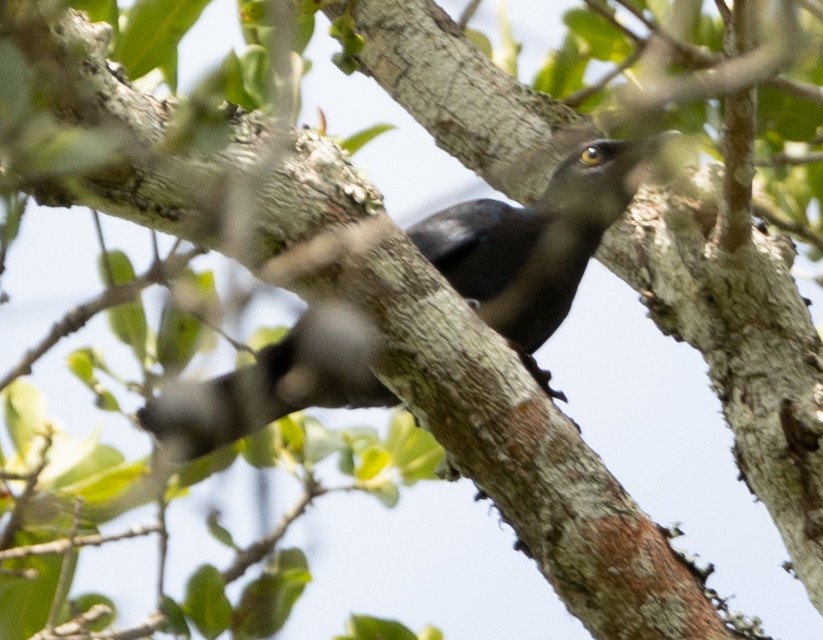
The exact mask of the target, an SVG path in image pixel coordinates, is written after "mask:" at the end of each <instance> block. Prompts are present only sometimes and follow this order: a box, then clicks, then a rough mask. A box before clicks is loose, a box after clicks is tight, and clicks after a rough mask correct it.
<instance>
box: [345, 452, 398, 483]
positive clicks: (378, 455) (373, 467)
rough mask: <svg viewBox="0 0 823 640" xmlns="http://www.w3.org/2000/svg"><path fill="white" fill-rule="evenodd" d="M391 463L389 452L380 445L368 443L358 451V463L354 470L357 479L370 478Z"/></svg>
mask: <svg viewBox="0 0 823 640" xmlns="http://www.w3.org/2000/svg"><path fill="white" fill-rule="evenodd" d="M389 464H391V454H390V453H389V452H388V451H387V450H386V449H384V448H383V447H382V446H381V445H376V444H375V445H370V446H368V447H366V449H364V450H363V451H362V452H361V453H360V464H359V465H358V466H357V469H356V470H355V472H354V476H355V478H357V479H358V480H371V479H373V478H374V477H375V476H376V475H377V474H379V473H380V472H381V471H383V470H384V469H385V468H386V467H388V466H389Z"/></svg>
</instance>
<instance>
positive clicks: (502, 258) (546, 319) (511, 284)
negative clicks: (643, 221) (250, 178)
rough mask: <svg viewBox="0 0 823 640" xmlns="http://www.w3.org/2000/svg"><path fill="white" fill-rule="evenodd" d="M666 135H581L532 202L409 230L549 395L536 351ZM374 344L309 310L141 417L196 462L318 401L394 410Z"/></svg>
mask: <svg viewBox="0 0 823 640" xmlns="http://www.w3.org/2000/svg"><path fill="white" fill-rule="evenodd" d="M669 137H671V134H669V133H668V132H667V133H666V134H659V135H657V136H652V137H649V138H645V139H637V140H615V139H606V138H598V139H591V140H585V141H582V142H579V143H578V144H576V145H574V146H573V150H572V151H570V152H569V153H568V154H567V155H566V156H565V157H564V158H563V160H562V161H561V162H560V164H559V165H558V166H557V168H556V169H555V170H554V172H553V173H552V175H551V178H550V180H549V183H548V186H547V188H546V190H545V192H544V193H543V195H542V196H541V197H540V198H539V199H538V200H537V201H536V202H535V203H533V204H532V205H531V206H528V207H520V206H515V205H511V204H507V203H505V202H502V201H498V200H493V199H479V200H473V201H470V202H464V203H460V204H457V205H454V206H451V207H449V208H446V209H444V210H443V211H440V212H438V213H435V214H433V215H431V216H429V217H427V218H425V219H423V220H422V221H420V222H418V223H417V224H414V225H413V226H411V227H410V228H409V229H407V231H406V232H407V234H408V236H409V238H410V239H411V241H412V243H413V244H414V245H415V246H416V247H417V249H418V250H419V251H420V252H421V253H422V254H423V256H424V257H425V258H426V259H427V260H428V261H429V262H431V264H432V265H434V267H435V268H436V269H437V270H438V271H439V272H440V273H441V274H442V275H443V276H444V277H445V278H446V280H448V282H449V284H450V285H451V286H452V287H453V288H454V289H455V290H456V291H457V293H458V294H460V295H461V296H462V297H463V298H464V299H466V300H467V301H468V302H469V304H470V306H471V307H472V308H473V309H474V311H475V313H477V315H478V316H479V317H480V318H481V319H482V320H483V321H484V322H485V323H486V324H488V325H489V326H490V327H491V328H492V329H494V330H495V331H497V332H498V333H499V334H501V335H502V336H503V337H504V338H506V339H507V340H508V342H509V344H511V345H512V346H513V347H514V348H515V349H516V350H517V351H518V353H519V354H520V355H521V359H522V360H523V362H524V363H525V364H526V365H527V367H528V368H529V370H530V371H531V372H532V374H533V375H535V377H536V378H538V381H539V382H541V383H542V384H543V386H544V388H546V389H547V390H549V388H548V377H543V378H541V377H540V374H542V373H547V372H542V370H541V369H540V368H539V367H537V366H536V364H534V361H533V359H531V354H533V353H534V352H535V351H536V350H537V349H538V348H539V347H540V346H542V345H543V344H544V343H545V342H546V341H547V340H548V339H549V338H550V337H551V336H552V334H553V333H554V332H555V331H556V330H557V328H558V327H559V326H560V324H561V323H562V322H563V320H564V319H565V318H566V316H567V315H568V313H569V311H570V309H571V306H572V302H573V300H574V297H575V295H576V293H577V289H578V285H579V284H580V281H581V279H582V277H583V274H584V272H585V270H586V266H587V264H588V262H589V260H590V258H591V257H592V256H593V255H594V253H595V251H596V250H597V247H598V246H599V244H600V241H601V238H602V237H603V234H604V233H605V231H606V230H607V229H608V228H609V227H610V226H611V225H612V224H614V223H615V222H616V221H617V220H618V219H619V218H620V217H621V215H622V214H623V212H624V211H625V209H626V208H627V207H628V205H629V203H630V202H631V200H632V198H633V197H634V195H635V192H636V190H637V188H638V186H639V184H640V182H641V181H642V180H643V179H644V178H645V176H646V173H647V172H646V171H645V169H646V167H647V166H648V163H647V161H648V160H651V159H652V157H653V156H654V155H655V154H656V153H657V152H658V151H659V149H660V147H661V146H662V144H663V142H665V140H666V139H668V138H669ZM379 345H380V340H379V336H378V335H377V333H376V330H375V329H374V327H373V325H372V324H371V323H370V322H369V321H368V319H366V318H365V317H364V316H363V314H362V312H360V311H358V310H357V309H353V308H352V307H350V306H348V305H345V304H343V303H339V302H337V303H334V302H333V303H329V304H328V305H326V306H323V305H319V306H318V307H315V308H312V307H310V308H309V310H308V311H307V312H306V313H305V314H304V315H303V316H302V317H301V318H300V320H298V322H297V324H296V325H295V326H294V328H293V329H292V330H291V331H290V332H289V333H288V334H287V335H286V336H285V337H284V338H283V339H282V340H281V341H280V342H278V343H276V344H273V345H270V346H268V347H266V348H264V349H262V350H261V351H260V352H258V354H257V356H256V361H257V362H256V364H254V365H251V366H248V367H245V368H242V369H239V370H237V371H234V372H231V373H228V374H225V375H223V376H220V377H217V378H214V379H212V380H209V381H206V382H184V383H178V384H175V385H170V386H169V387H168V388H167V389H166V390H165V391H164V393H163V394H161V395H160V396H158V397H156V398H153V399H150V400H149V401H148V402H147V403H146V405H145V406H144V407H143V408H142V409H141V410H140V411H138V421H139V423H140V424H141V426H142V427H143V428H144V429H146V430H147V431H149V432H151V433H152V434H154V436H155V437H156V439H157V440H158V441H159V443H160V445H161V446H163V445H166V446H168V447H170V448H173V450H174V454H173V455H174V456H175V457H177V458H180V459H193V458H196V457H199V456H202V455H204V454H206V453H209V452H211V451H214V450H216V449H218V448H220V447H222V446H224V445H227V444H229V443H231V442H234V441H235V440H237V439H239V438H241V437H243V436H245V435H248V434H249V433H252V432H254V431H256V430H257V429H260V428H262V427H264V426H265V425H267V424H269V423H270V422H272V421H274V420H276V419H279V418H281V417H284V416H286V415H288V414H290V413H293V412H295V411H298V410H302V409H305V408H309V407H312V406H315V407H334V408H342V407H350V408H354V407H379V406H384V407H390V406H394V405H397V404H399V403H400V400H399V399H398V398H397V397H396V396H394V394H393V393H392V392H391V391H390V390H389V389H388V388H387V387H385V386H384V385H383V384H382V383H381V382H380V381H379V380H378V378H377V377H376V376H375V375H374V374H372V372H371V369H370V364H371V363H372V362H373V361H374V357H375V356H376V354H377V353H378V352H379ZM549 391H550V390H549Z"/></svg>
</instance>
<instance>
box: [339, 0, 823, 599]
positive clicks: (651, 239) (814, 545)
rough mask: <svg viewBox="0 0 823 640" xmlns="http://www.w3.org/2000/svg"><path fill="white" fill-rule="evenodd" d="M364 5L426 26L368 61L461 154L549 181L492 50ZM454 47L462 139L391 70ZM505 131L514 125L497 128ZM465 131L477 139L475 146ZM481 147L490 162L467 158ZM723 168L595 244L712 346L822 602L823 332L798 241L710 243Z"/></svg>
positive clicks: (681, 326)
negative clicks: (800, 269) (484, 56)
mask: <svg viewBox="0 0 823 640" xmlns="http://www.w3.org/2000/svg"><path fill="white" fill-rule="evenodd" d="M354 16H355V19H356V23H357V28H358V29H360V30H361V31H362V32H363V33H364V34H369V33H372V32H378V31H380V29H381V26H382V25H387V24H388V25H403V24H414V25H422V26H421V30H422V31H423V32H424V33H426V34H427V35H426V37H425V41H424V42H425V44H424V45H423V46H421V44H420V43H416V42H414V41H406V40H404V39H403V38H398V39H392V40H391V41H390V42H388V43H386V42H385V39H383V40H381V39H378V38H377V37H374V38H367V39H366V47H365V49H364V51H363V54H362V56H361V59H362V61H363V65H364V68H365V72H366V73H369V74H371V75H373V76H374V77H375V78H376V79H377V80H378V82H380V83H381V85H382V86H383V87H384V88H385V89H386V90H387V91H388V92H389V93H390V94H391V96H392V97H393V98H394V99H395V100H396V101H397V102H398V103H399V104H401V105H403V106H404V107H406V108H407V109H408V110H409V111H410V112H411V113H412V114H413V115H414V116H415V118H416V119H417V120H418V121H419V122H420V123H421V124H422V125H423V126H425V127H426V128H427V129H428V130H429V131H430V132H431V133H432V135H434V136H435V137H437V138H438V141H439V142H440V144H441V145H443V146H444V148H446V149H447V150H448V151H450V152H451V151H452V150H455V149H456V150H459V151H460V154H459V155H458V157H460V158H461V159H462V160H463V161H464V162H466V163H467V166H469V167H470V168H472V169H475V170H476V171H477V172H478V173H479V174H480V175H481V176H482V177H483V178H484V179H486V180H487V181H488V182H489V183H490V184H492V185H493V186H495V187H496V188H499V189H500V190H502V191H503V192H505V193H506V194H507V195H509V196H510V197H512V198H514V199H516V200H519V201H521V202H528V201H530V200H531V199H532V198H534V197H535V196H536V194H537V193H538V192H539V191H535V189H539V188H540V185H541V184H545V183H544V182H541V179H542V178H541V176H544V175H545V170H546V167H547V166H548V164H543V163H542V162H536V161H535V160H536V159H537V158H546V159H547V160H548V159H549V158H550V156H549V155H547V154H544V153H541V143H540V141H546V140H551V138H552V136H553V135H554V127H555V126H556V125H557V122H556V121H552V120H548V121H547V120H544V119H543V118H542V117H541V116H543V115H545V114H547V113H549V111H546V110H542V109H540V108H539V107H536V106H535V105H534V104H533V103H531V102H530V101H529V99H528V97H524V96H528V94H526V93H524V92H523V91H522V89H520V88H519V85H518V83H517V82H516V81H514V80H513V79H512V78H509V77H507V76H505V74H501V73H500V71H499V70H497V69H495V68H494V67H493V65H491V64H490V63H489V62H488V61H487V62H486V63H485V64H479V63H475V62H474V58H472V57H471V55H470V54H468V53H466V54H465V56H466V58H465V59H463V58H461V57H460V54H457V55H455V54H451V53H447V54H444V53H443V52H444V51H450V50H451V47H455V48H458V47H459V45H457V44H456V42H455V41H456V40H459V39H458V38H457V36H456V35H455V33H454V28H453V25H452V24H451V23H450V21H449V20H448V19H445V18H443V15H442V12H441V11H440V9H439V8H438V7H436V6H435V5H434V3H433V2H431V1H430V0H417V1H415V2H403V1H402V0H397V1H391V0H359V1H358V6H357V10H356V11H355V13H354ZM461 51H462V49H461ZM454 58H456V59H458V60H461V61H460V62H459V63H457V64H455V65H454V66H453V67H452V68H451V75H449V76H446V77H447V78H449V80H447V81H446V83H445V86H446V87H450V86H459V87H460V90H459V91H455V92H453V94H449V95H450V96H452V97H455V98H457V99H459V100H460V103H459V104H460V106H459V107H458V108H449V110H448V113H449V117H450V120H449V126H448V130H449V131H452V132H455V131H470V132H472V135H471V137H466V138H465V141H464V142H463V143H460V144H457V143H454V144H453V143H451V141H450V139H449V138H448V137H444V136H442V134H441V129H442V126H441V121H442V118H441V113H442V110H441V109H440V108H439V107H437V106H434V105H433V106H431V107H430V108H428V109H426V108H421V106H420V99H419V97H418V96H420V95H421V94H422V95H427V94H429V93H431V95H433V96H439V95H441V94H440V92H442V91H443V86H444V84H443V82H438V81H437V80H435V79H434V78H433V77H431V76H428V75H426V74H425V73H420V74H419V75H417V76H415V82H414V83H413V85H412V84H406V83H403V82H398V81H396V79H395V78H396V77H397V75H398V74H393V73H386V72H385V71H384V69H406V68H409V67H417V68H420V69H426V68H430V67H437V65H438V64H439V63H440V62H441V61H442V62H443V63H444V64H445V62H446V61H447V60H452V59H454ZM401 75H402V74H401ZM476 104H482V105H483V108H482V110H476V109H474V108H472V105H476ZM498 113H507V114H508V118H507V120H508V121H510V122H512V123H514V124H515V127H514V128H513V129H512V128H511V127H503V126H501V125H500V124H499V123H495V122H490V118H489V114H498ZM521 127H522V128H521ZM501 130H504V131H506V134H505V135H500V134H499V132H500V131H501ZM518 134H523V135H522V136H518ZM508 136H516V137H515V143H514V144H515V145H517V148H516V149H515V150H511V149H510V148H509V147H507V146H505V145H506V144H507V140H506V139H505V138H507V137H508ZM466 141H468V142H473V143H474V144H479V145H481V147H480V148H477V149H473V151H472V152H471V153H467V152H465V151H464V150H463V148H464V144H465V142H466ZM501 152H502V153H509V152H511V153H512V155H511V156H510V157H512V158H515V159H517V160H516V161H515V164H516V166H517V170H518V171H519V172H520V174H519V177H520V179H518V180H512V179H507V178H511V175H510V174H507V172H506V171H505V170H502V171H499V170H497V169H496V167H498V166H506V162H507V158H508V157H509V156H502V157H501V158H500V159H499V160H498V164H493V163H491V162H490V161H489V160H487V157H488V156H497V155H498V154H500V153H501ZM473 157H479V158H482V159H483V161H482V162H478V163H471V161H470V160H471V158H473ZM525 159H530V160H531V163H529V162H524V160H525ZM492 167H495V168H492ZM501 178H502V180H501ZM718 180H719V178H711V177H710V176H708V175H703V176H698V177H697V178H696V183H695V184H693V185H682V188H681V190H683V189H685V191H686V195H680V196H674V197H667V198H663V197H662V196H661V195H659V194H658V196H657V197H656V198H655V200H654V202H653V206H652V204H651V203H650V202H649V201H648V200H647V201H645V206H644V207H642V208H639V207H638V206H635V207H633V208H632V211H633V212H635V215H634V216H632V217H631V219H630V220H629V221H628V222H626V223H625V224H623V225H621V226H620V227H619V228H618V229H617V230H614V231H613V232H612V233H610V234H607V238H606V241H605V243H604V246H603V248H602V250H601V251H600V252H599V256H600V258H601V259H602V261H603V262H604V264H606V266H607V267H609V268H610V269H612V270H613V271H614V272H615V273H617V274H618V275H619V276H620V277H621V278H623V279H624V280H625V281H626V282H628V283H629V284H630V285H631V286H632V287H634V289H635V290H637V291H638V292H640V293H641V294H643V296H644V299H645V301H646V303H647V304H648V305H649V307H650V310H651V311H652V317H653V318H654V319H655V321H656V322H657V323H658V325H659V326H660V327H661V329H662V330H663V331H665V332H666V333H669V334H673V335H676V336H681V337H683V338H684V339H686V340H687V341H688V342H689V343H690V344H691V345H692V346H694V347H695V348H697V349H698V350H700V351H701V353H703V354H704V356H705V357H706V360H707V362H708V363H709V365H710V375H711V379H712V382H713V384H714V385H715V389H716V391H717V393H718V397H719V399H720V400H721V402H722V404H723V411H724V415H725V417H726V420H727V422H728V424H729V426H730V427H731V428H732V430H733V432H734V434H735V438H736V446H735V452H736V455H737V460H738V464H739V466H740V469H741V473H742V475H743V476H744V477H745V478H746V479H747V482H748V484H749V486H750V487H751V489H752V490H753V492H754V493H755V495H757V497H758V498H759V499H760V500H762V501H763V503H764V504H765V505H766V507H767V509H768V510H769V513H770V514H771V516H772V518H774V520H775V523H776V524H777V526H778V528H779V530H780V532H781V534H782V536H783V540H784V542H785V543H786V547H787V549H788V551H789V554H790V555H791V557H792V561H793V565H794V569H795V570H796V572H797V574H798V577H799V578H800V579H801V580H802V581H803V583H804V585H805V587H806V589H807V591H808V593H809V596H810V598H811V600H812V602H813V603H814V604H815V606H816V607H817V609H818V610H819V611H821V612H823V547H822V546H821V541H822V540H823V538H821V524H823V511H821V505H823V467H822V466H823V455H821V452H820V450H819V438H820V436H821V435H822V434H823V422H821V416H822V415H823V414H821V413H820V412H821V410H823V387H822V386H821V383H823V376H821V370H822V369H821V367H820V362H821V353H820V350H821V344H820V339H819V338H818V335H817V332H816V330H815V328H814V326H813V324H812V322H811V317H810V315H809V313H808V310H807V309H806V308H805V305H804V304H803V300H802V298H801V297H800V295H799V294H798V292H797V287H796V285H795V283H794V281H793V279H792V277H791V274H790V273H789V264H790V260H791V258H790V257H789V256H791V257H793V250H792V249H791V247H789V246H787V245H788V244H790V243H788V242H787V241H786V240H785V239H783V238H779V237H764V236H762V235H760V236H758V238H757V242H756V243H755V245H754V246H753V247H747V248H745V250H741V251H738V252H736V253H726V252H724V251H722V250H721V249H720V248H718V247H717V246H716V245H715V244H714V243H711V242H708V240H707V238H709V237H710V235H711V231H712V229H713V227H714V223H715V220H716V212H717V207H718V203H719V202H720V192H719V189H718V188H717V184H718ZM706 209H708V211H706ZM638 211H642V217H640V216H639V215H638V213H637V212H638ZM698 231H700V232H701V233H698ZM681 276H683V277H681ZM651 278H654V280H653V281H652V280H651ZM649 292H651V295H647V294H648V293H649ZM661 309H663V310H665V313H660V312H659V311H660V310H661Z"/></svg>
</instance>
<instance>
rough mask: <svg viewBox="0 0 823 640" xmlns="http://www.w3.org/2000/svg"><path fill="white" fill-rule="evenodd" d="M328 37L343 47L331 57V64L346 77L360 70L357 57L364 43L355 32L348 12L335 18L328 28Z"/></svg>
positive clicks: (352, 19) (361, 37)
mask: <svg viewBox="0 0 823 640" xmlns="http://www.w3.org/2000/svg"><path fill="white" fill-rule="evenodd" d="M329 35H330V36H331V37H332V38H334V39H335V40H337V41H338V42H340V44H341V45H343V50H342V51H341V52H339V53H335V54H334V55H333V56H332V62H333V63H334V64H336V65H337V67H338V68H339V69H340V70H341V71H342V72H343V73H345V74H346V75H351V74H352V73H354V72H355V71H357V69H359V68H360V63H359V62H358V61H357V56H358V55H360V52H361V51H362V50H363V46H364V45H365V41H364V40H363V36H361V35H360V34H359V33H358V32H357V28H356V26H355V24H354V18H353V17H352V15H351V13H350V12H349V11H346V12H345V13H343V14H342V15H340V16H338V17H337V18H335V19H334V20H333V21H332V23H331V26H330V27H329Z"/></svg>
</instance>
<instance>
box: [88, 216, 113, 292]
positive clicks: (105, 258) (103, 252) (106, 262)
mask: <svg viewBox="0 0 823 640" xmlns="http://www.w3.org/2000/svg"><path fill="white" fill-rule="evenodd" d="M91 217H92V220H94V230H95V232H96V234H97V244H98V246H99V247H100V258H101V261H102V263H103V264H102V269H103V273H105V274H106V285H107V286H109V287H111V286H114V271H113V270H112V268H111V260H110V256H109V252H108V250H107V249H106V239H105V237H104V236H103V225H102V224H101V223H100V212H98V211H97V210H96V209H91Z"/></svg>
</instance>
